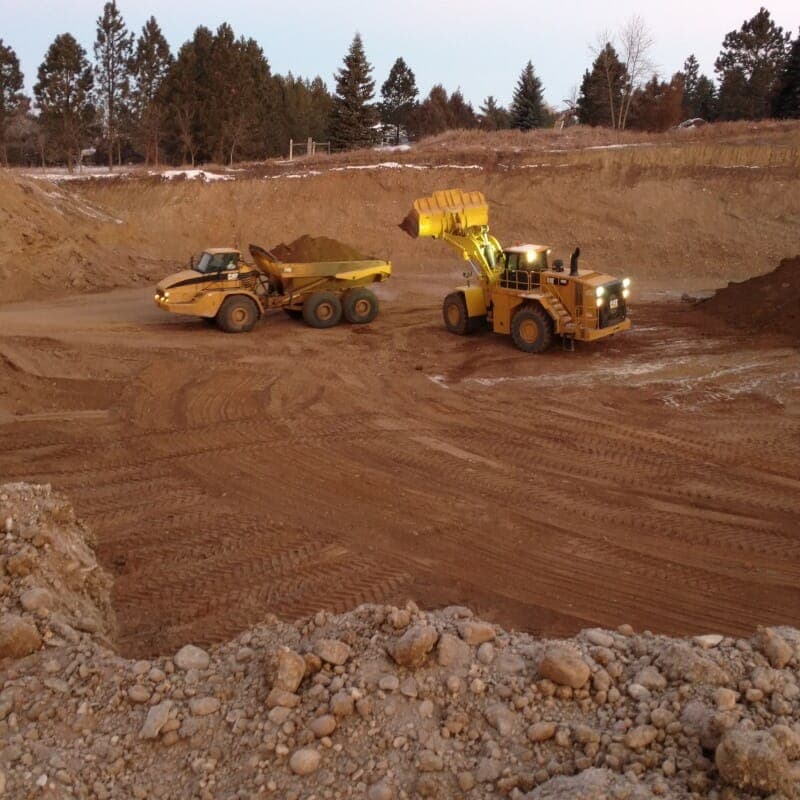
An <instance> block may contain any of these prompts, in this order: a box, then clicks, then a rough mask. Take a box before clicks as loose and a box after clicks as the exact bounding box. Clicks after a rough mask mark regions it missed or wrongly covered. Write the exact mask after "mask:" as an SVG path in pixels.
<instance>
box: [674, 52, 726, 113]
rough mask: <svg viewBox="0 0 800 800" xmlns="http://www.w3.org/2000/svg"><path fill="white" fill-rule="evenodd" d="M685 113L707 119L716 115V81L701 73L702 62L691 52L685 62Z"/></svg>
mask: <svg viewBox="0 0 800 800" xmlns="http://www.w3.org/2000/svg"><path fill="white" fill-rule="evenodd" d="M681 74H682V75H683V113H684V116H686V117H689V118H692V119H694V118H695V117H700V118H702V119H704V120H706V121H710V120H713V119H714V118H715V117H716V103H717V96H716V89H715V87H714V82H713V81H712V80H710V79H709V78H708V77H707V76H706V75H702V74H701V73H700V64H699V63H698V61H697V59H696V58H695V56H694V54H691V55H690V56H689V57H688V58H687V59H686V61H684V62H683V72H682V73H681Z"/></svg>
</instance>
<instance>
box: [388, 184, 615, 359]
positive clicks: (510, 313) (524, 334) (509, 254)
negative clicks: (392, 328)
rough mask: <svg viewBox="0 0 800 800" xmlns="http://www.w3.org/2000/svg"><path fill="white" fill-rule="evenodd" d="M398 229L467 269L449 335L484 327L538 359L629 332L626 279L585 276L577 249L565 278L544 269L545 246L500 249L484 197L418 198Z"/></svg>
mask: <svg viewBox="0 0 800 800" xmlns="http://www.w3.org/2000/svg"><path fill="white" fill-rule="evenodd" d="M400 227H401V228H402V229H403V230H404V231H405V232H406V233H407V234H408V235H409V236H411V237H412V238H414V239H418V238H431V239H441V240H442V241H444V242H447V244H449V245H450V246H451V247H453V248H454V249H455V250H457V251H458V252H459V253H460V254H461V256H462V258H463V259H464V261H466V262H467V263H468V264H469V266H470V269H469V270H467V271H466V272H465V273H464V277H465V278H466V279H467V283H466V285H464V286H459V287H457V288H456V289H455V290H454V291H453V292H451V293H450V294H448V295H447V297H445V299H444V304H443V307H442V314H443V316H444V324H445V327H446V328H447V330H449V331H450V332H451V333H456V334H461V335H464V334H468V333H472V332H474V331H477V330H479V329H481V328H486V327H488V328H490V329H491V330H493V331H494V332H495V333H502V334H506V335H510V336H511V338H512V339H513V341H514V344H515V345H516V346H517V347H519V348H520V350H524V351H525V352H528V353H541V352H542V351H544V350H546V349H547V348H548V347H550V345H551V344H552V342H553V339H554V337H556V336H560V337H561V340H562V343H563V344H564V345H565V348H566V349H572V347H573V343H574V341H575V340H578V341H594V340H597V339H602V338H605V337H607V336H611V335H613V334H615V333H620V332H622V331H626V330H628V329H629V328H630V327H631V321H630V319H629V318H628V298H629V296H630V283H631V282H630V279H629V278H622V279H619V278H615V277H614V276H612V275H607V274H605V273H603V272H598V271H596V270H593V269H582V268H581V267H580V266H579V262H578V259H579V256H580V249H579V248H576V249H575V251H574V252H573V254H572V258H571V260H570V267H569V272H567V271H566V270H565V268H564V264H563V262H562V261H560V260H555V261H553V263H552V265H551V264H550V263H549V256H550V248H548V247H546V246H544V245H536V244H521V245H517V246H514V247H503V246H502V245H501V244H500V242H498V241H497V239H495V237H494V236H492V235H491V234H490V233H489V206H488V204H487V202H486V198H485V197H484V196H483V194H482V193H481V192H464V191H461V190H460V189H448V190H444V191H440V192H434V194H433V195H432V196H431V197H420V198H419V199H417V200H415V201H414V204H413V206H412V208H411V211H410V212H409V213H408V215H407V216H406V218H405V219H404V220H403V221H402V222H401V223H400ZM473 278H474V279H475V281H476V284H477V285H472V283H471V279H473Z"/></svg>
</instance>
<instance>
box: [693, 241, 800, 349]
mask: <svg viewBox="0 0 800 800" xmlns="http://www.w3.org/2000/svg"><path fill="white" fill-rule="evenodd" d="M700 309H701V310H702V311H704V312H706V313H708V314H713V315H714V316H717V317H721V318H722V319H724V320H725V321H726V322H728V323H730V324H731V325H734V326H736V327H738V328H743V329H745V330H749V331H754V332H758V333H774V334H780V335H784V336H790V337H792V338H793V339H796V340H800V256H795V257H794V258H785V259H784V260H783V261H781V263H780V264H779V265H778V266H777V267H776V268H775V269H774V270H773V271H772V272H768V273H767V274H766V275H759V276H757V277H755V278H750V279H749V280H746V281H742V282H741V283H729V284H728V286H727V288H725V289H720V290H719V291H718V292H717V293H716V294H715V295H714V296H713V297H711V298H709V299H708V300H706V301H705V302H704V303H702V304H701V305H700Z"/></svg>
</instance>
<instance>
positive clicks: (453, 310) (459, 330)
mask: <svg viewBox="0 0 800 800" xmlns="http://www.w3.org/2000/svg"><path fill="white" fill-rule="evenodd" d="M442 317H443V318H444V326H445V328H447V330H449V331H450V333H456V334H458V335H459V336H465V335H466V334H468V333H474V332H475V331H477V330H478V329H479V328H480V327H481V326H482V325H483V324H484V323H485V322H486V317H471V316H469V312H468V311H467V301H466V300H465V299H464V295H463V294H461V292H453V293H452V294H449V295H447V297H445V299H444V303H443V304H442Z"/></svg>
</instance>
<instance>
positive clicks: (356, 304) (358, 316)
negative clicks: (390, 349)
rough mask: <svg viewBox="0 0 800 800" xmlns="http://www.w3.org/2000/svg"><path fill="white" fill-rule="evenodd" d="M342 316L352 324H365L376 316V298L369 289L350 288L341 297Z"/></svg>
mask: <svg viewBox="0 0 800 800" xmlns="http://www.w3.org/2000/svg"><path fill="white" fill-rule="evenodd" d="M342 311H343V312H344V318H345V319H346V320H347V321H348V322H351V323H353V325H365V324H366V323H367V322H372V320H374V319H375V317H377V316H378V298H377V297H375V294H374V293H373V292H371V291H370V290H369V289H351V290H350V291H349V292H346V293H345V296H344V298H343V299H342Z"/></svg>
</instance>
